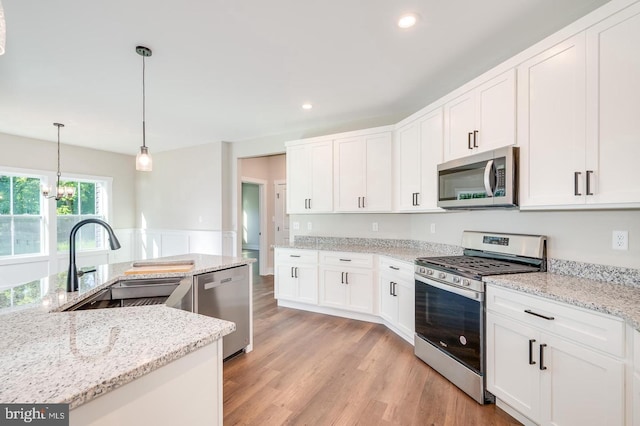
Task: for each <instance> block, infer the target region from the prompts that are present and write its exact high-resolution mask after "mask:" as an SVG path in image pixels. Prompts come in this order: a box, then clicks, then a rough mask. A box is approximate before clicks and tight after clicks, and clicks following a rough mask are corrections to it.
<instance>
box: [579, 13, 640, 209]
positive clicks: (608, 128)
mask: <svg viewBox="0 0 640 426" xmlns="http://www.w3.org/2000/svg"><path fill="white" fill-rule="evenodd" d="M586 42H587V149H586V166H585V167H584V173H585V179H589V180H588V182H589V186H590V187H589V188H588V189H589V191H587V189H586V188H585V190H584V191H583V192H584V193H585V194H587V192H589V193H591V194H592V195H589V194H587V195H586V202H587V203H589V204H598V205H602V204H625V203H634V204H635V205H636V206H637V205H638V204H639V203H640V184H639V183H638V180H639V177H640V174H639V171H638V168H637V167H638V160H639V159H640V4H636V5H634V6H632V7H629V8H627V9H625V10H623V11H621V12H619V13H617V14H615V15H613V16H611V17H610V18H608V19H606V20H604V21H602V22H600V23H599V24H597V25H595V26H593V27H592V28H590V29H589V30H587V33H586Z"/></svg>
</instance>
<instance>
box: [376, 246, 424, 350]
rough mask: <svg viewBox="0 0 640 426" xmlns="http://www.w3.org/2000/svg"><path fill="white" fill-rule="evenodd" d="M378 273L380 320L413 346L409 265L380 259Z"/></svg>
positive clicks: (412, 286)
mask: <svg viewBox="0 0 640 426" xmlns="http://www.w3.org/2000/svg"><path fill="white" fill-rule="evenodd" d="M378 271H379V279H378V282H379V284H380V317H381V318H382V319H384V320H385V321H386V322H387V325H388V326H389V327H390V328H391V329H393V330H394V331H395V332H396V334H398V335H399V336H401V337H402V338H403V339H405V340H406V341H408V342H410V343H412V344H413V335H414V333H415V281H414V278H413V264H411V263H406V262H401V261H397V260H394V259H390V258H387V257H381V258H380V262H379V267H378Z"/></svg>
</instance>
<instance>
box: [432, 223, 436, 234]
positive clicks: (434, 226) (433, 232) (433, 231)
mask: <svg viewBox="0 0 640 426" xmlns="http://www.w3.org/2000/svg"><path fill="white" fill-rule="evenodd" d="M431 233H432V234H435V233H436V224H435V223H432V224H431Z"/></svg>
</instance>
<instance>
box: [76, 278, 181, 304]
mask: <svg viewBox="0 0 640 426" xmlns="http://www.w3.org/2000/svg"><path fill="white" fill-rule="evenodd" d="M181 280H182V278H181V277H170V278H144V279H130V280H119V281H116V282H115V283H113V284H112V285H110V286H109V287H107V288H105V289H103V290H101V291H99V292H97V293H96V294H93V295H91V296H89V297H88V298H86V299H83V300H81V301H80V302H78V303H76V304H75V305H72V306H70V307H68V308H67V309H65V311H78V310H86V309H101V308H120V307H125V306H143V305H159V304H162V303H165V302H166V300H167V299H168V298H169V296H170V295H171V293H173V292H174V291H175V289H176V288H178V286H179V285H180V281H181Z"/></svg>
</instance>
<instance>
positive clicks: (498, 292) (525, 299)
mask: <svg viewBox="0 0 640 426" xmlns="http://www.w3.org/2000/svg"><path fill="white" fill-rule="evenodd" d="M486 295H487V310H488V311H491V312H496V313H500V314H503V315H506V316H508V317H510V318H512V319H516V320H519V321H521V322H523V323H525V324H528V325H530V326H532V327H536V328H538V329H540V330H542V331H544V332H548V333H553V334H556V335H558V336H561V337H564V338H567V339H571V340H573V341H575V342H577V343H580V344H583V345H586V346H590V347H592V348H594V349H598V350H600V351H603V352H606V353H608V354H611V355H614V356H617V357H624V356H625V344H624V339H625V323H624V321H623V320H622V319H620V318H616V317H613V316H610V315H606V314H602V313H599V312H595V311H590V310H587V309H583V308H580V307H576V306H571V305H569V304H566V303H562V302H556V301H552V300H548V299H544V298H541V297H538V296H532V295H528V294H525V293H522V292H519V291H515V290H509V289H504V288H500V287H495V286H492V285H488V286H487V294H486ZM544 317H547V318H548V319H545V318H544Z"/></svg>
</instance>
